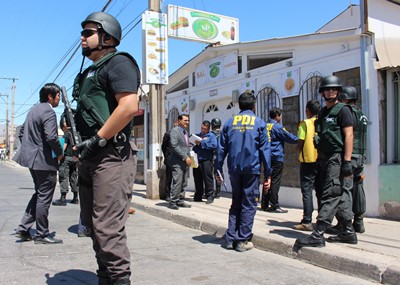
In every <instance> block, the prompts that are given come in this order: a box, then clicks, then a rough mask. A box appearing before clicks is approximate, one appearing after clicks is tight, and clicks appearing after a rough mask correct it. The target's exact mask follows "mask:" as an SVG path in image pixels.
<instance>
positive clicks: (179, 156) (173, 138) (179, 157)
mask: <svg viewBox="0 0 400 285" xmlns="http://www.w3.org/2000/svg"><path fill="white" fill-rule="evenodd" d="M188 137H189V135H188ZM170 143H171V150H172V153H171V157H170V165H174V164H179V165H181V166H182V167H183V166H186V162H185V159H186V158H187V157H188V156H189V157H190V147H189V146H188V145H187V144H186V140H185V137H184V135H183V132H182V128H181V127H179V126H176V127H174V128H173V129H172V130H171V132H170Z"/></svg>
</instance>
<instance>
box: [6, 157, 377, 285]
mask: <svg viewBox="0 0 400 285" xmlns="http://www.w3.org/2000/svg"><path fill="white" fill-rule="evenodd" d="M0 177H1V183H0V193H1V196H0V197H1V199H0V217H1V218H0V221H1V227H0V268H1V271H0V284H33V285H36V284H37V285H39V284H52V285H55V284H72V285H73V284H97V283H96V276H95V274H94V272H95V269H96V264H95V260H94V255H93V251H92V249H91V241H90V239H89V238H78V237H77V236H76V230H77V219H78V218H77V217H78V213H79V207H78V206H76V205H71V204H69V205H68V206H66V207H51V209H50V230H51V231H54V232H55V234H56V237H58V238H62V239H64V244H63V245H35V244H34V243H33V242H25V243H20V242H17V240H16V238H15V237H14V236H13V235H12V234H13V231H14V229H15V227H16V226H17V224H18V222H19V220H20V218H21V215H22V212H23V210H24V208H25V206H26V203H27V201H28V200H29V198H30V195H31V194H32V182H31V178H30V175H29V172H28V171H27V170H26V169H24V168H20V167H16V166H14V165H10V164H5V165H4V164H1V165H0ZM56 191H58V190H56ZM58 195H59V193H57V192H56V196H55V198H58ZM69 195H71V194H70V193H69ZM71 196H72V195H71ZM67 198H72V197H67ZM127 231H128V236H129V248H130V251H131V258H132V268H133V276H132V278H131V279H132V281H133V283H134V284H178V285H179V284H307V285H312V284H325V285H330V284H332V285H333V284H341V285H345V284H377V283H373V282H369V281H366V280H363V279H358V278H355V277H350V276H346V275H343V274H339V273H335V272H331V271H329V270H325V269H321V268H319V267H315V266H312V265H309V264H306V263H304V262H301V261H298V260H294V259H290V258H286V257H282V256H280V255H275V254H272V253H269V252H265V251H261V250H257V249H254V250H251V251H248V252H245V253H238V252H235V251H228V250H225V249H223V248H222V247H221V240H220V239H219V238H217V237H215V236H212V235H207V234H205V233H204V232H201V231H198V230H194V229H190V228H187V227H184V226H181V225H178V224H175V223H173V222H170V221H167V220H164V219H160V218H157V217H154V216H151V215H148V214H146V213H144V212H141V211H137V212H136V214H134V215H131V216H130V217H129V220H128V223H127Z"/></svg>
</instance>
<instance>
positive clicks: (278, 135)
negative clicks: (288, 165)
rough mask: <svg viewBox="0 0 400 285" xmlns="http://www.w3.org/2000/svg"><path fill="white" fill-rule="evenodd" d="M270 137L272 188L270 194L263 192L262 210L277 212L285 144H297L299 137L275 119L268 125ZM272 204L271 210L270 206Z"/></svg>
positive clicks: (270, 120) (269, 121)
mask: <svg viewBox="0 0 400 285" xmlns="http://www.w3.org/2000/svg"><path fill="white" fill-rule="evenodd" d="M267 128H268V135H269V139H270V142H271V165H272V166H271V167H272V175H271V188H270V189H269V191H268V192H266V193H265V192H263V195H262V200H261V208H262V209H263V210H266V211H276V210H277V209H278V208H279V195H278V194H279V188H280V187H281V178H282V174H283V160H284V157H285V152H284V147H285V142H286V143H291V144H297V142H298V140H299V139H298V138H297V136H295V135H293V134H291V133H289V132H288V131H287V130H286V129H285V128H284V127H283V126H282V125H281V124H279V123H278V122H277V121H276V120H274V119H269V120H268V123H267ZM270 203H271V208H268V205H269V204H270Z"/></svg>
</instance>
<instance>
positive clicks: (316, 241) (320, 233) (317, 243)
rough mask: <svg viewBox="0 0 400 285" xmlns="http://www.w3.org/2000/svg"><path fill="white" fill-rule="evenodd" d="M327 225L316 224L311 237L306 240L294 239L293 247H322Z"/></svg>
mask: <svg viewBox="0 0 400 285" xmlns="http://www.w3.org/2000/svg"><path fill="white" fill-rule="evenodd" d="M327 227H328V224H326V223H323V222H317V227H316V229H315V230H313V232H312V233H311V235H309V236H308V237H306V238H298V239H296V243H295V245H296V246H298V247H324V246H325V238H324V232H325V230H326V228H327Z"/></svg>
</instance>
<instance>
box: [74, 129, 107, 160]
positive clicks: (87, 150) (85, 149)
mask: <svg viewBox="0 0 400 285" xmlns="http://www.w3.org/2000/svg"><path fill="white" fill-rule="evenodd" d="M106 144H107V141H106V140H105V139H103V138H101V137H99V136H98V135H95V136H94V137H92V138H90V139H87V140H84V141H83V142H81V143H80V144H77V145H76V147H77V148H78V151H79V160H80V161H83V160H85V159H87V158H90V157H92V156H94V155H95V154H96V153H97V151H98V150H99V149H100V148H102V147H104V146H105V145H106Z"/></svg>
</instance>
